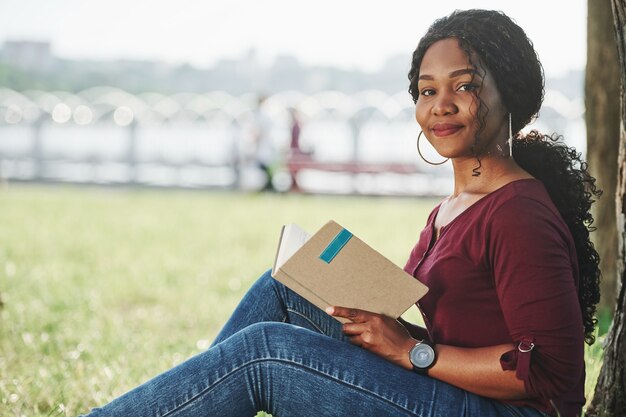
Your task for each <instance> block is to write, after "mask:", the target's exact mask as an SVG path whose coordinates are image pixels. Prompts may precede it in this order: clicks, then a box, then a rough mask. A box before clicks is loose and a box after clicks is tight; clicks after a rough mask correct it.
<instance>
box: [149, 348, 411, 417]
mask: <svg viewBox="0 0 626 417" xmlns="http://www.w3.org/2000/svg"><path fill="white" fill-rule="evenodd" d="M262 362H278V363H286V364H289V365H291V366H293V367H294V368H302V369H306V370H308V371H310V372H312V373H316V374H318V375H322V376H324V377H326V378H329V379H332V380H334V381H336V382H338V383H340V384H343V385H347V386H349V387H351V388H353V389H355V390H357V391H360V392H362V393H366V394H368V395H371V396H372V397H376V398H378V399H380V400H381V401H383V402H386V403H387V404H389V405H391V406H393V407H397V408H399V409H401V410H403V411H405V412H408V413H410V414H412V415H415V416H417V414H415V413H414V412H413V411H411V410H409V409H408V408H406V407H403V406H401V405H399V404H397V403H395V402H393V401H391V400H390V399H388V398H385V397H383V396H382V395H379V394H376V393H374V392H372V391H368V390H367V389H365V388H363V387H360V386H358V385H353V384H351V383H349V382H346V381H344V380H342V379H339V378H336V377H334V376H332V375H329V374H327V373H324V372H322V371H320V370H318V369H314V368H310V367H307V366H306V365H304V364H302V363H299V362H293V361H290V360H287V359H278V358H259V359H254V360H251V361H249V362H246V363H244V364H242V365H241V366H238V367H236V368H234V369H233V370H231V371H230V372H228V373H226V374H225V375H224V376H222V377H221V378H219V379H218V380H216V381H215V382H214V383H213V384H211V386H209V387H206V388H205V389H203V390H201V391H200V392H198V393H197V394H196V395H194V396H193V397H191V398H189V399H188V400H187V401H185V402H184V403H182V404H180V405H177V406H176V407H174V408H173V409H171V410H169V411H166V412H165V414H163V415H162V416H161V417H167V416H170V415H172V413H174V412H176V411H179V410H181V409H182V408H184V407H186V406H187V405H189V404H191V403H192V402H193V401H195V400H196V399H198V398H200V397H201V396H203V395H204V394H206V393H208V392H209V391H212V390H213V388H216V387H217V386H218V385H219V384H220V383H221V382H222V381H224V380H225V379H226V378H228V377H229V376H231V375H233V374H234V373H236V372H239V371H242V370H243V368H245V367H246V366H248V365H253V364H256V363H262Z"/></svg>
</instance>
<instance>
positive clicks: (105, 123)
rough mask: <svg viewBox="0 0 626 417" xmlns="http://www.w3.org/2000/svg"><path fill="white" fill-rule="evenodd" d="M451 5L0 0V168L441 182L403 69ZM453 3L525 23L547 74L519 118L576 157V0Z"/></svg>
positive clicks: (217, 178) (306, 186)
mask: <svg viewBox="0 0 626 417" xmlns="http://www.w3.org/2000/svg"><path fill="white" fill-rule="evenodd" d="M466 7H467V4H466V3H463V2H460V1H457V2H454V1H453V2H445V3H443V2H435V3H430V4H426V3H423V2H403V1H399V0H391V1H387V2H384V3H379V2H375V3H374V2H372V3H371V4H364V3H363V2H357V1H353V0H347V1H340V2H333V1H330V0H321V1H317V2H308V3H303V2H288V1H281V0H269V1H264V2H256V1H252V0H234V1H228V2H226V1H220V2H218V1H207V2H202V3H198V2H194V1H191V0H180V1H178V2H176V4H175V5H173V4H172V3H171V2H165V1H148V0H135V1H132V2H128V1H123V0H109V1H106V2H104V1H90V2H83V1H79V0H53V1H41V0H20V1H17V0H4V1H2V2H0V48H1V49H0V178H2V181H5V182H7V181H8V182H25V181H26V182H61V183H80V184H104V185H110V186H118V185H134V186H137V185H140V186H151V187H168V188H170V187H174V188H178V187H180V188H198V189H243V190H258V189H263V188H267V189H276V190H279V191H289V190H291V191H306V192H313V193H348V194H350V193H359V194H392V195H440V194H445V193H447V192H448V191H449V187H451V182H450V181H448V176H449V175H450V172H451V171H450V169H449V167H446V166H445V165H444V166H443V167H432V166H429V165H427V164H426V163H424V162H423V161H422V160H421V159H420V158H419V157H418V155H417V153H416V151H415V142H416V138H417V135H418V133H419V128H418V126H417V124H416V123H415V120H414V117H413V103H412V101H411V99H410V96H409V94H408V93H407V88H408V81H407V75H406V74H407V72H408V69H409V66H410V58H411V53H412V51H413V49H414V48H415V46H416V45H417V41H418V40H419V38H420V36H421V35H422V34H423V33H424V32H425V31H426V29H427V25H428V24H429V23H430V22H432V21H433V20H434V19H435V18H437V17H440V16H443V15H445V14H448V13H449V12H451V11H452V10H454V9H455V8H466ZM471 7H475V8H495V9H501V10H503V11H504V12H505V13H507V14H508V15H509V16H511V17H512V18H514V19H515V20H516V21H517V22H518V23H519V24H520V25H521V26H522V27H523V28H524V29H525V30H526V31H527V33H528V35H529V37H530V38H531V39H532V40H533V42H534V44H535V46H536V49H537V51H538V53H539V56H540V59H541V61H542V63H543V65H544V69H545V74H546V79H547V80H546V97H545V102H544V107H543V109H542V111H541V114H540V117H539V119H538V120H537V121H536V122H535V124H534V125H533V126H531V127H532V128H537V129H540V130H542V131H545V132H549V133H551V132H558V133H559V134H562V135H564V138H565V140H566V142H568V143H569V144H571V145H572V146H575V147H576V148H577V149H578V150H579V151H581V152H583V153H584V152H585V143H586V140H585V127H584V120H583V114H584V102H583V81H584V65H585V58H586V47H585V46H586V31H585V28H586V4H585V3H584V2H581V1H574V2H565V1H554V2H545V1H543V2H540V1H529V2H523V3H519V2H499V1H484V0H483V1H474V2H472V4H471ZM564 51H567V54H564V53H563V52H564ZM260 98H261V100H260ZM422 145H423V146H424V149H423V153H424V154H425V156H426V157H427V158H428V159H430V160H432V161H438V160H440V159H439V158H438V157H437V155H436V154H435V153H434V151H432V149H428V144H427V143H426V141H422ZM266 174H269V175H270V176H271V180H272V183H271V184H266Z"/></svg>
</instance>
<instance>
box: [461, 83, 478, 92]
mask: <svg viewBox="0 0 626 417" xmlns="http://www.w3.org/2000/svg"><path fill="white" fill-rule="evenodd" d="M477 88H478V87H476V85H474V84H463V85H461V86H460V87H459V91H476V89H477Z"/></svg>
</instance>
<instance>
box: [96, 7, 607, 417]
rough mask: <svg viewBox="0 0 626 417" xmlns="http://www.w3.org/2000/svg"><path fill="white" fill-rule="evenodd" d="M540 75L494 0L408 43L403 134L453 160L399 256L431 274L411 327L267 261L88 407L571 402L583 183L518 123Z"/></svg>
mask: <svg viewBox="0 0 626 417" xmlns="http://www.w3.org/2000/svg"><path fill="white" fill-rule="evenodd" d="M543 91H544V84H543V72H542V69H541V64H540V62H539V60H538V57H537V54H536V52H535V50H534V49H533V46H532V43H531V42H530V40H529V39H528V38H527V36H526V34H525V33H524V31H523V30H522V29H521V28H520V27H519V26H518V25H517V24H515V23H514V22H513V21H512V20H511V19H510V18H508V17H507V16H506V15H504V14H503V13H501V12H496V11H486V10H467V11H456V12H454V13H452V14H451V15H449V16H446V17H444V18H441V19H439V20H437V21H435V22H434V23H433V24H432V25H431V27H430V28H429V29H428V31H427V33H426V34H425V35H424V37H423V38H422V39H421V40H420V42H419V44H418V46H417V49H416V50H415V51H414V52H413V56H412V62H411V69H410V71H409V92H410V94H411V97H412V98H413V101H414V102H415V115H416V119H417V122H418V124H419V126H420V127H421V129H422V132H423V133H420V134H419V135H418V146H419V138H421V137H422V136H424V137H425V138H426V140H428V141H429V142H430V143H431V144H432V146H433V147H434V148H435V149H436V151H437V152H438V153H439V154H440V155H441V156H442V157H443V158H445V159H450V161H451V164H452V168H453V170H454V191H453V193H452V194H451V195H450V196H449V197H447V198H445V199H444V200H443V201H442V202H441V203H440V204H438V205H437V206H436V207H435V208H434V209H433V211H432V212H431V214H430V216H429V217H428V220H427V224H426V227H425V228H424V229H423V230H422V232H421V233H420V234H419V239H418V241H417V244H416V245H415V247H414V248H413V249H412V251H411V252H410V255H409V259H408V261H407V263H406V266H405V271H407V272H408V273H409V274H411V275H413V276H414V277H416V279H419V280H420V281H422V282H424V283H425V284H426V285H427V286H428V287H429V288H430V290H429V292H428V293H427V294H426V296H425V297H424V298H422V299H421V300H420V301H419V302H418V303H417V304H418V307H419V308H420V310H421V312H422V315H423V316H424V321H425V324H426V326H425V327H420V326H417V325H414V324H411V323H408V322H406V321H404V320H403V319H401V318H397V317H386V316H383V315H380V314H375V313H372V312H368V311H363V310H357V309H354V308H351V306H343V307H342V306H332V307H329V309H328V310H326V311H322V310H320V309H318V308H316V307H315V306H313V305H312V304H310V303H309V302H307V301H306V300H305V299H304V298H302V297H300V296H298V295H297V294H295V293H294V292H292V291H291V290H289V289H288V288H286V287H285V286H283V285H282V284H280V283H279V282H277V281H276V280H274V279H272V277H271V276H270V274H269V272H268V273H265V274H264V275H263V276H262V277H261V278H260V279H259V280H258V281H257V282H256V283H255V284H254V285H253V286H252V288H250V290H249V291H248V292H247V294H246V295H245V296H244V298H243V299H242V301H241V303H240V304H239V306H238V307H237V308H236V309H235V311H234V313H233V315H232V316H231V318H230V319H229V320H228V321H227V322H226V324H225V326H224V328H223V329H222V331H221V332H220V333H219V335H218V336H217V338H216V339H215V341H214V342H213V345H212V346H211V347H210V348H209V349H208V350H207V351H206V352H203V353H201V354H199V355H197V356H195V357H193V358H191V359H189V360H187V361H186V362H184V363H182V364H180V365H178V366H177V367H175V368H173V369H171V370H169V371H167V372H165V373H163V374H161V375H159V376H157V377H156V378H154V379H152V380H150V381H148V382H146V383H145V384H143V385H141V386H140V387H138V388H136V389H134V390H132V391H130V392H129V393H127V394H125V395H123V396H122V397H120V398H118V399H116V400H114V401H113V402H111V403H110V404H108V405H106V406H104V407H103V408H99V409H94V410H93V413H92V414H91V416H93V417H95V416H157V415H158V416H165V415H167V416H176V417H183V416H189V417H192V416H194V417H195V416H232V417H252V416H255V415H256V414H257V412H258V411H268V412H270V413H271V414H272V415H273V416H274V417H306V416H324V417H328V416H345V417H355V416H359V417H360V416H376V417H392V416H393V417H425V416H481V417H492V416H509V417H510V416H522V417H545V416H557V415H560V416H562V417H576V416H580V415H581V412H582V407H583V405H584V403H585V395H584V383H585V362H584V349H583V347H584V342H585V341H586V342H588V343H593V341H594V327H595V324H596V320H595V318H594V313H595V308H596V307H595V305H596V303H597V302H598V299H599V290H598V279H599V275H600V271H599V269H598V254H597V252H596V251H595V250H594V248H593V244H592V243H591V241H590V239H589V226H590V225H591V223H592V222H593V218H592V216H591V214H590V211H589V210H590V207H591V203H592V202H593V200H592V198H594V196H596V195H597V194H598V190H597V189H596V187H595V184H594V182H595V180H594V179H593V178H592V177H591V176H590V175H589V173H588V172H587V170H586V164H585V163H584V162H583V161H581V159H580V154H578V153H576V152H575V151H574V150H572V149H571V148H568V147H567V146H565V145H564V144H563V143H562V142H557V141H555V140H553V139H552V138H551V137H550V136H546V135H543V134H541V133H539V132H536V131H532V132H530V133H523V132H522V128H524V127H525V126H526V125H527V124H528V123H529V122H530V121H531V120H532V119H533V117H535V116H536V115H537V113H538V111H539V109H540V107H541V103H542V100H543ZM437 162H439V161H435V162H433V163H437ZM251 215H254V213H253V212H252V213H251ZM390 221H391V222H393V219H390ZM407 227H412V226H411V225H407ZM389 238H390V239H393V236H392V235H391V234H390V235H389ZM331 316H335V317H343V318H346V319H348V320H349V322H348V323H346V324H343V325H342V324H341V323H339V321H337V320H335V319H334V318H333V317H331ZM153 354H157V352H153Z"/></svg>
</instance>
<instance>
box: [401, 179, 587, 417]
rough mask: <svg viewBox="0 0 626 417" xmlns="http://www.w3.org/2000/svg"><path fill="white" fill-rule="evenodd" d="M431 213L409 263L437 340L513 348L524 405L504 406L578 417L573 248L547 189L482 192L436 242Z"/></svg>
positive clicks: (580, 377)
mask: <svg viewBox="0 0 626 417" xmlns="http://www.w3.org/2000/svg"><path fill="white" fill-rule="evenodd" d="M438 211H439V206H437V207H436V208H435V209H434V210H433V212H432V213H431V214H430V216H429V218H428V223H427V225H426V228H425V229H424V230H423V231H422V232H421V234H420V238H419V241H418V243H417V245H416V246H415V248H414V249H413V251H412V252H411V255H410V257H409V260H408V262H407V264H406V266H405V270H406V271H407V272H408V273H410V274H412V275H413V276H415V277H416V278H418V279H419V280H420V281H422V282H423V283H424V284H426V285H427V286H428V287H429V288H430V290H429V292H428V293H427V294H426V296H425V297H424V298H422V299H421V300H420V301H419V303H418V307H419V308H420V310H421V312H422V314H423V316H424V319H425V323H426V327H427V329H428V331H429V334H430V337H431V338H432V341H433V342H434V343H441V344H446V345H452V346H459V347H483V346H493V345H499V344H504V343H513V344H515V345H516V348H515V349H514V350H512V351H510V352H507V353H505V354H504V355H503V356H502V358H501V360H500V362H501V366H502V369H505V370H515V372H516V375H517V377H518V378H519V379H521V380H523V381H524V386H525V389H526V392H527V394H528V396H529V398H528V399H525V400H520V401H508V402H509V403H511V404H515V405H520V406H531V407H535V408H537V409H539V410H541V411H544V412H547V413H549V414H556V412H555V407H556V409H558V412H559V413H560V415H561V416H562V417H574V416H578V415H580V413H581V410H582V406H583V405H584V403H585V398H584V382H585V363H584V350H583V343H584V331H583V324H582V316H581V311H580V305H579V302H578V290H577V287H578V264H577V258H576V250H575V246H574V242H573V239H572V236H571V234H570V232H569V229H568V228H567V225H566V224H565V222H564V221H563V220H562V218H561V216H560V214H559V212H558V211H557V209H556V207H555V206H554V204H553V203H552V201H551V199H550V197H549V195H548V193H547V192H546V190H545V188H544V186H543V184H542V183H541V182H540V181H538V180H535V179H525V180H518V181H514V182H512V183H509V184H507V185H505V186H504V187H502V188H500V189H498V190H496V191H494V192H492V193H490V194H488V195H486V196H485V197H483V198H482V199H480V200H479V201H477V202H476V203H474V204H473V205H472V206H470V207H469V208H468V209H466V210H465V211H464V212H463V213H461V214H460V215H459V216H458V217H456V218H455V219H454V220H452V221H451V222H450V223H449V224H447V225H446V226H444V227H442V228H441V230H440V235H439V238H438V239H437V240H436V241H435V239H434V232H435V227H434V223H435V218H436V216H437V213H438Z"/></svg>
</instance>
